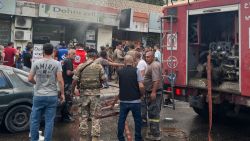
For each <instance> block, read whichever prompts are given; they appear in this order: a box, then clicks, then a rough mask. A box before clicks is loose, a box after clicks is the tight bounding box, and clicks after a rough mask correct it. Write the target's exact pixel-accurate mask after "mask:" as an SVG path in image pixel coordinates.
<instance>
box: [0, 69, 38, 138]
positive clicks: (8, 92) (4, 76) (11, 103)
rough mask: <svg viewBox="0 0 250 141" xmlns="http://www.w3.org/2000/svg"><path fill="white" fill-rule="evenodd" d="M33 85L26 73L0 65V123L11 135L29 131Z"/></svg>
mask: <svg viewBox="0 0 250 141" xmlns="http://www.w3.org/2000/svg"><path fill="white" fill-rule="evenodd" d="M32 97H33V85H32V84H31V83H29V82H28V73H27V72H24V71H22V70H19V69H16V68H12V67H8V66H3V65H0V123H1V124H4V126H5V127H6V129H7V130H8V131H10V132H12V133H14V132H20V131H24V130H27V129H29V119H30V113H31V107H32Z"/></svg>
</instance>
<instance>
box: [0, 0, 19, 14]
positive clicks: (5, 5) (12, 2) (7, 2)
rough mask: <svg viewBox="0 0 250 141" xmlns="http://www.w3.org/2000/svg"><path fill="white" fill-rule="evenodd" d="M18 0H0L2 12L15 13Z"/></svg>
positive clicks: (0, 10)
mask: <svg viewBox="0 0 250 141" xmlns="http://www.w3.org/2000/svg"><path fill="white" fill-rule="evenodd" d="M15 10H16V0H0V13H3V14H10V15H14V14H15Z"/></svg>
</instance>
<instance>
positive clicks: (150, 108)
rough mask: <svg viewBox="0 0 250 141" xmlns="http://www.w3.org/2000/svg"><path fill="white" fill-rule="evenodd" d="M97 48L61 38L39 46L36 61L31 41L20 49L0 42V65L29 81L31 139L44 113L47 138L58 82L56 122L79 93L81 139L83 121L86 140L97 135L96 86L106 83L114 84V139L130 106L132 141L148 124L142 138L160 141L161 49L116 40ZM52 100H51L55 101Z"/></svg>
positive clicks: (68, 111)
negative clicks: (23, 73)
mask: <svg viewBox="0 0 250 141" xmlns="http://www.w3.org/2000/svg"><path fill="white" fill-rule="evenodd" d="M100 49H101V50H100V51H99V52H97V50H95V49H93V48H88V47H86V46H84V44H81V43H78V44H76V45H75V46H73V47H72V46H70V47H68V46H67V45H66V44H65V42H61V43H60V44H58V45H57V46H55V47H54V46H53V45H51V44H49V43H47V44H44V45H43V53H44V56H43V58H42V59H39V60H37V61H35V62H34V61H32V52H33V44H32V43H28V44H27V46H26V48H25V49H24V50H23V51H22V50H21V49H20V48H17V49H16V48H14V44H13V43H9V44H8V46H6V47H3V46H0V51H1V52H0V54H1V61H2V62H3V65H7V66H11V67H16V68H19V69H23V70H24V71H27V72H29V78H28V80H29V81H30V82H31V83H33V84H34V85H35V87H34V97H33V107H32V113H31V118H30V119H31V125H30V133H31V140H32V141H35V140H38V138H39V133H38V131H39V122H40V120H41V118H42V113H43V114H44V117H45V133H44V137H45V140H46V141H50V140H51V138H52V131H53V124H54V122H53V121H54V117H55V111H56V107H57V106H56V104H57V103H58V102H57V101H58V100H59V99H58V92H57V91H58V88H57V87H58V86H59V88H60V92H61V93H60V94H59V98H60V102H61V103H62V110H61V115H62V121H63V122H73V121H74V118H73V116H72V112H71V111H72V110H71V107H72V105H73V96H74V95H75V94H79V95H80V101H81V102H80V106H79V114H80V125H79V130H80V134H81V135H82V138H81V140H84V139H85V138H84V136H86V135H87V134H88V128H89V127H88V123H87V122H88V120H89V119H90V120H91V122H92V124H91V125H92V127H91V136H92V140H93V141H95V140H98V137H99V136H100V123H99V119H98V118H96V113H98V111H99V110H100V88H108V87H109V81H112V80H115V82H116V83H119V87H120V91H119V96H118V98H119V100H120V116H119V121H118V135H117V136H118V139H119V141H124V140H125V139H124V136H123V132H124V126H125V125H124V124H125V120H126V117H127V114H128V112H129V111H130V110H131V111H132V113H133V117H134V121H135V140H136V141H142V140H143V139H142V136H141V128H142V127H143V126H144V125H145V126H149V129H150V130H149V131H150V133H149V134H148V136H147V138H149V139H151V140H160V127H159V124H160V109H161V108H160V106H161V105H160V104H159V103H161V98H162V96H161V90H162V86H161V79H162V76H161V75H162V74H161V64H160V63H161V52H160V48H159V46H157V45H156V46H154V48H152V47H141V46H135V45H134V44H132V43H131V44H129V43H128V44H123V43H122V42H119V41H118V42H116V45H115V47H112V46H109V45H107V46H102V47H100ZM55 103H56V104H55Z"/></svg>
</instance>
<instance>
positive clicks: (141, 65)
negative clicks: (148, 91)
mask: <svg viewBox="0 0 250 141" xmlns="http://www.w3.org/2000/svg"><path fill="white" fill-rule="evenodd" d="M135 58H136V62H138V63H137V66H136V67H137V69H138V70H139V71H140V73H141V75H142V78H144V75H145V72H146V70H147V66H148V65H147V63H146V62H145V61H144V60H143V59H142V57H141V53H140V52H136V55H135Z"/></svg>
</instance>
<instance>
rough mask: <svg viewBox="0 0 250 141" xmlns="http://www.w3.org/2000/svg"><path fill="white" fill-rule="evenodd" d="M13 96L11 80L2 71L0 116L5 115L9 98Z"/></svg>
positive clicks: (0, 74)
mask: <svg viewBox="0 0 250 141" xmlns="http://www.w3.org/2000/svg"><path fill="white" fill-rule="evenodd" d="M12 94H13V87H12V85H11V83H10V81H9V79H8V78H7V77H6V76H5V75H4V73H3V72H2V71H1V70H0V116H2V115H3V113H4V111H5V110H6V109H7V107H8V104H9V102H10V101H9V100H10V99H9V97H10V96H11V95H12Z"/></svg>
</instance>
